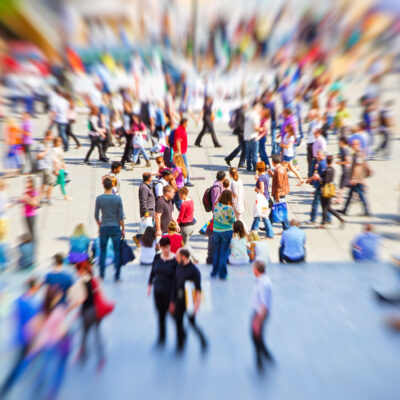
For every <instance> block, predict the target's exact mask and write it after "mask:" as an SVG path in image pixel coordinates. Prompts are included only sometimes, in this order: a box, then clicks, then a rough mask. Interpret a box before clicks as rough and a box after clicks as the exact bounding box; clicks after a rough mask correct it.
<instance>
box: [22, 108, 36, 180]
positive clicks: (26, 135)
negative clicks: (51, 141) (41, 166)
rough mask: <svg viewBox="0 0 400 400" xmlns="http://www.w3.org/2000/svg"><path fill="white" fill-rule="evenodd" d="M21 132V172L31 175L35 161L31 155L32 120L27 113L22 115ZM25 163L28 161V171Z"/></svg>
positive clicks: (32, 154) (34, 167)
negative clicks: (22, 164) (23, 158)
mask: <svg viewBox="0 0 400 400" xmlns="http://www.w3.org/2000/svg"><path fill="white" fill-rule="evenodd" d="M21 132H22V146H23V149H24V153H25V163H24V167H23V170H24V172H27V173H33V172H34V171H35V169H36V160H35V156H34V153H33V151H32V150H33V149H32V146H33V143H34V141H33V137H32V134H33V124H32V119H31V116H30V114H29V113H26V112H25V113H23V114H22V126H21ZM27 161H29V169H28V168H27Z"/></svg>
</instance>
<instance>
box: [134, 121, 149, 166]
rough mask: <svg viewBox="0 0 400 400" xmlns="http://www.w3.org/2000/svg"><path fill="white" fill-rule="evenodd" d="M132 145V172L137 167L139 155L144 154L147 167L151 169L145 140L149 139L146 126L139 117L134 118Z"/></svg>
mask: <svg viewBox="0 0 400 400" xmlns="http://www.w3.org/2000/svg"><path fill="white" fill-rule="evenodd" d="M132 135H133V137H132V145H133V157H132V163H131V170H132V169H133V168H134V167H135V164H136V161H137V160H138V158H139V155H140V154H142V155H143V157H144V159H145V160H146V165H145V166H146V167H147V168H149V167H151V164H150V159H149V156H148V155H147V152H146V149H145V142H144V140H145V138H146V137H147V131H146V125H145V124H144V123H143V122H142V121H141V120H140V117H139V116H138V115H134V116H133V124H132Z"/></svg>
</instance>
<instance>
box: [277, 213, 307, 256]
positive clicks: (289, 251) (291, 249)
mask: <svg viewBox="0 0 400 400" xmlns="http://www.w3.org/2000/svg"><path fill="white" fill-rule="evenodd" d="M305 243H306V234H305V233H304V232H303V231H302V230H301V229H300V228H299V221H297V220H295V219H292V220H291V221H290V228H289V229H286V230H285V231H284V232H283V233H282V237H281V245H280V247H279V262H280V263H286V264H290V263H301V262H305V260H306V249H305Z"/></svg>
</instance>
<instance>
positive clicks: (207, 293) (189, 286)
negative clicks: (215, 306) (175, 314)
mask: <svg viewBox="0 0 400 400" xmlns="http://www.w3.org/2000/svg"><path fill="white" fill-rule="evenodd" d="M195 294H196V289H195V287H194V283H193V282H192V281H187V282H185V300H186V312H187V313H188V314H189V315H192V314H193V312H194V299H195ZM210 311H212V301H211V285H210V282H209V281H205V282H203V283H202V290H201V301H200V308H199V311H198V312H210Z"/></svg>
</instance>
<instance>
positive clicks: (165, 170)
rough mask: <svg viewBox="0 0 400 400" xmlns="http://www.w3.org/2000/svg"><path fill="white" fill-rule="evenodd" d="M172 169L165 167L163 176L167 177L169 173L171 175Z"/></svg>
mask: <svg viewBox="0 0 400 400" xmlns="http://www.w3.org/2000/svg"><path fill="white" fill-rule="evenodd" d="M171 174H172V171H171V170H170V169H168V168H166V169H164V171H163V172H162V177H163V178H165V177H166V176H168V175H171Z"/></svg>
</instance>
